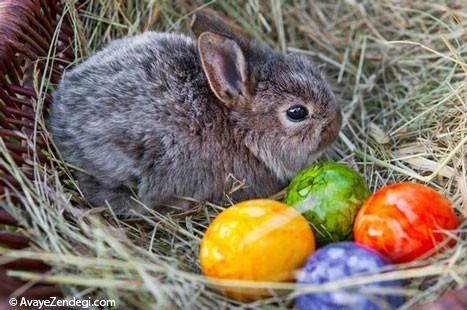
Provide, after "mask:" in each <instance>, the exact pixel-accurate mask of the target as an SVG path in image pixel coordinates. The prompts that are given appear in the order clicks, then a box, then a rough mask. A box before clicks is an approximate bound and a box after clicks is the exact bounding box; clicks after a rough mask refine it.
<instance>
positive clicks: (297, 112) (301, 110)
mask: <svg viewBox="0 0 467 310" xmlns="http://www.w3.org/2000/svg"><path fill="white" fill-rule="evenodd" d="M307 116H308V110H307V109H306V108H305V107H304V106H302V105H294V106H293V107H291V108H289V109H288V110H287V117H288V118H289V120H291V121H293V122H300V121H303V120H304V119H305V118H306V117H307Z"/></svg>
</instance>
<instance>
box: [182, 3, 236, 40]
mask: <svg viewBox="0 0 467 310" xmlns="http://www.w3.org/2000/svg"><path fill="white" fill-rule="evenodd" d="M190 28H191V31H193V33H194V34H195V36H196V37H197V38H198V37H199V36H200V35H201V34H202V33H203V32H212V33H217V34H221V35H224V36H228V37H231V38H232V39H234V38H235V37H236V35H235V32H234V30H233V28H232V26H231V25H229V24H228V23H227V22H226V21H224V20H223V19H221V18H220V17H219V16H217V15H216V13H214V12H212V11H210V10H207V9H204V10H199V11H197V12H195V13H194V14H193V17H192V18H191V21H190Z"/></svg>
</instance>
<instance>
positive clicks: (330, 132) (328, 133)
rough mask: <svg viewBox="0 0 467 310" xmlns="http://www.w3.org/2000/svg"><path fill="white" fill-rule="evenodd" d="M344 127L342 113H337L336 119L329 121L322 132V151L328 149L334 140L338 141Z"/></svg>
mask: <svg viewBox="0 0 467 310" xmlns="http://www.w3.org/2000/svg"><path fill="white" fill-rule="evenodd" d="M341 126H342V114H341V112H340V111H337V112H336V117H335V118H333V119H331V120H330V121H328V122H327V123H326V124H325V125H324V126H323V127H322V130H321V140H320V142H319V145H318V148H319V149H320V150H323V149H325V148H326V147H328V146H329V145H330V144H331V143H332V142H334V140H336V138H337V135H338V134H339V131H340V129H341Z"/></svg>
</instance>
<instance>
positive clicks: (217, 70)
mask: <svg viewBox="0 0 467 310" xmlns="http://www.w3.org/2000/svg"><path fill="white" fill-rule="evenodd" d="M198 51H199V55H200V58H201V64H202V66H203V70H204V73H205V74H206V77H207V78H208V81H209V85H210V86H211V89H212V91H213V92H214V94H215V95H216V97H217V98H219V100H221V101H222V102H224V103H225V104H226V105H227V106H231V105H232V104H234V103H235V102H237V101H238V100H239V99H242V98H248V97H249V93H248V87H247V83H248V74H247V64H246V61H245V56H244V55H243V52H242V50H241V48H240V47H239V46H238V44H237V43H236V42H235V41H233V40H231V39H228V38H226V37H223V36H220V35H217V34H214V33H210V32H204V33H202V34H201V35H200V36H199V38H198Z"/></svg>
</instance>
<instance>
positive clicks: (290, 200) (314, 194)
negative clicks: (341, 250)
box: [284, 162, 370, 245]
mask: <svg viewBox="0 0 467 310" xmlns="http://www.w3.org/2000/svg"><path fill="white" fill-rule="evenodd" d="M369 195H370V191H369V190H368V186H367V184H366V182H365V180H364V179H363V177H362V176H361V175H360V174H358V173H357V172H356V171H355V170H353V169H351V168H349V167H348V166H346V165H344V164H339V163H332V162H326V163H319V164H315V165H312V166H310V167H308V168H305V169H304V170H302V171H300V172H299V173H298V174H297V175H296V176H295V178H293V180H292V182H291V183H290V185H289V187H288V188H287V193H286V195H285V198H284V202H285V203H286V204H288V205H290V206H293V207H294V208H295V209H296V210H297V211H299V212H300V213H301V214H303V216H305V218H306V219H307V220H308V222H309V223H310V225H311V226H312V228H313V232H314V235H315V238H316V243H317V244H318V245H324V244H327V243H331V242H337V241H343V240H348V239H350V238H351V237H352V228H353V223H354V219H355V216H356V215H357V212H358V210H359V209H360V207H361V206H362V204H363V202H364V201H365V199H366V198H368V196H369Z"/></svg>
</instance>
